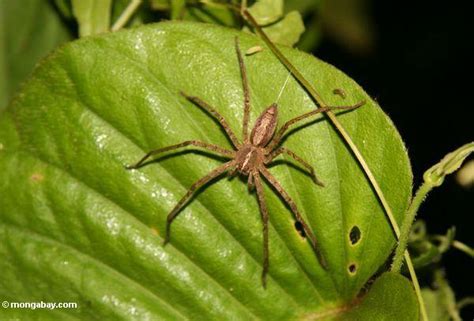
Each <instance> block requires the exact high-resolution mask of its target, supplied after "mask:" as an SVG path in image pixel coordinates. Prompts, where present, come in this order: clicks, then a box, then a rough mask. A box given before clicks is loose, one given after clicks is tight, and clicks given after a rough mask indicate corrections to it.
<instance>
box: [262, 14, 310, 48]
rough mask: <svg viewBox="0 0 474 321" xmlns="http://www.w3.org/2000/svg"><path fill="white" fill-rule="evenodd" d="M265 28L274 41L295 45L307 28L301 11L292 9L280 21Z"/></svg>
mask: <svg viewBox="0 0 474 321" xmlns="http://www.w3.org/2000/svg"><path fill="white" fill-rule="evenodd" d="M263 30H264V31H265V33H266V34H267V35H268V37H269V38H270V39H271V40H272V41H273V42H275V43H279V44H282V45H287V46H294V45H295V44H296V43H297V42H298V40H299V39H300V36H301V35H302V34H303V32H304V30H305V29H304V23H303V19H302V18H301V15H300V13H299V12H298V11H292V12H289V13H288V14H287V15H286V16H285V18H283V19H282V20H281V21H278V23H275V24H273V25H271V26H268V27H265V28H264V29H263Z"/></svg>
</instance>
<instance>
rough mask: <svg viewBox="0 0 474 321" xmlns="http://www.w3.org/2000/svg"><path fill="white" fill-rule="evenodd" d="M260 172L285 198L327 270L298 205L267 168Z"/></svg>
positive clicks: (260, 169)
mask: <svg viewBox="0 0 474 321" xmlns="http://www.w3.org/2000/svg"><path fill="white" fill-rule="evenodd" d="M259 172H260V173H261V174H262V175H263V177H265V179H266V180H267V181H268V182H269V183H270V184H271V185H272V186H273V187H274V188H275V190H276V191H277V193H278V194H279V195H280V196H281V197H282V198H283V200H284V201H285V202H286V203H287V204H288V206H289V207H290V209H291V211H292V212H293V214H294V215H295V218H296V220H297V221H298V222H300V223H301V225H302V226H303V230H304V232H305V234H306V236H307V237H308V239H309V241H310V243H311V246H312V247H313V250H314V252H315V254H316V257H317V258H318V261H319V263H320V264H321V266H322V267H323V268H324V269H325V270H327V269H328V264H327V262H326V259H325V258H324V256H323V254H322V253H321V250H320V249H319V245H318V242H317V240H316V237H315V236H314V234H313V232H312V231H311V229H310V228H309V226H308V224H306V222H305V221H304V219H303V217H302V216H301V214H300V212H299V210H298V208H297V207H296V203H295V202H294V201H293V199H292V198H291V197H290V195H289V194H288V193H287V192H286V191H285V189H283V187H282V186H281V185H280V183H279V182H278V181H277V180H276V179H275V177H274V176H273V175H272V174H271V173H270V172H269V171H268V170H267V169H266V168H265V167H263V166H262V167H260V168H259Z"/></svg>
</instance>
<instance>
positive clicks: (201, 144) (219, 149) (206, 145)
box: [125, 140, 235, 169]
mask: <svg viewBox="0 0 474 321" xmlns="http://www.w3.org/2000/svg"><path fill="white" fill-rule="evenodd" d="M189 145H192V146H196V147H201V148H204V149H207V150H209V151H211V152H214V153H217V154H219V155H221V156H224V157H228V158H233V157H234V156H235V151H233V150H228V149H225V148H222V147H219V146H217V145H214V144H209V143H205V142H201V141H199V140H187V141H184V142H182V143H179V144H176V145H171V146H167V147H163V148H159V149H155V150H152V151H149V152H148V153H146V154H145V156H143V157H142V158H141V159H140V160H139V161H138V162H137V163H135V164H133V165H127V166H126V167H125V168H126V169H136V168H139V167H140V166H142V165H143V163H144V162H145V161H146V160H147V159H148V158H150V157H151V156H153V155H157V154H161V153H164V152H169V151H171V150H175V149H178V148H182V147H186V146H189Z"/></svg>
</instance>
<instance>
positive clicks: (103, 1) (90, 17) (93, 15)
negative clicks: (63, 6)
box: [72, 0, 112, 37]
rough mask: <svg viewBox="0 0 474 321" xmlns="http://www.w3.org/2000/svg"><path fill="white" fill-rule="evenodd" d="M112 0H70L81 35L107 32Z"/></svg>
mask: <svg viewBox="0 0 474 321" xmlns="http://www.w3.org/2000/svg"><path fill="white" fill-rule="evenodd" d="M111 6H112V0H100V1H96V0H72V11H73V13H74V16H75V17H76V19H77V23H78V24H79V35H80V36H81V37H85V36H89V35H95V34H99V33H103V32H107V31H108V30H109V28H110V15H111V8H112V7H111Z"/></svg>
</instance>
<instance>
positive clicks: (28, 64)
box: [0, 0, 71, 111]
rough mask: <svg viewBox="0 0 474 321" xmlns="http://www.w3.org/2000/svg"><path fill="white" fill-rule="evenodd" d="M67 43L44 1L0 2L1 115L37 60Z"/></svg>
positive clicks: (62, 27) (65, 32)
mask: <svg viewBox="0 0 474 321" xmlns="http://www.w3.org/2000/svg"><path fill="white" fill-rule="evenodd" d="M69 39H71V35H70V33H69V32H68V30H67V28H66V26H65V25H64V24H63V23H62V21H61V19H60V18H59V17H58V15H57V13H56V12H55V10H54V8H52V7H51V5H50V3H49V2H48V1H47V0H32V1H18V0H2V1H0V111H1V110H3V109H4V108H5V107H6V106H7V103H8V101H9V100H10V98H11V97H12V95H13V93H14V92H15V91H16V90H17V89H18V87H19V85H20V83H21V82H22V81H23V80H24V79H25V78H26V77H27V76H28V75H29V74H30V73H31V71H32V70H33V67H34V66H35V64H36V63H37V62H38V60H40V59H41V58H43V57H44V56H46V54H48V53H49V52H50V51H51V50H53V49H54V48H56V46H58V45H59V44H60V43H63V42H65V41H67V40H69Z"/></svg>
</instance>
